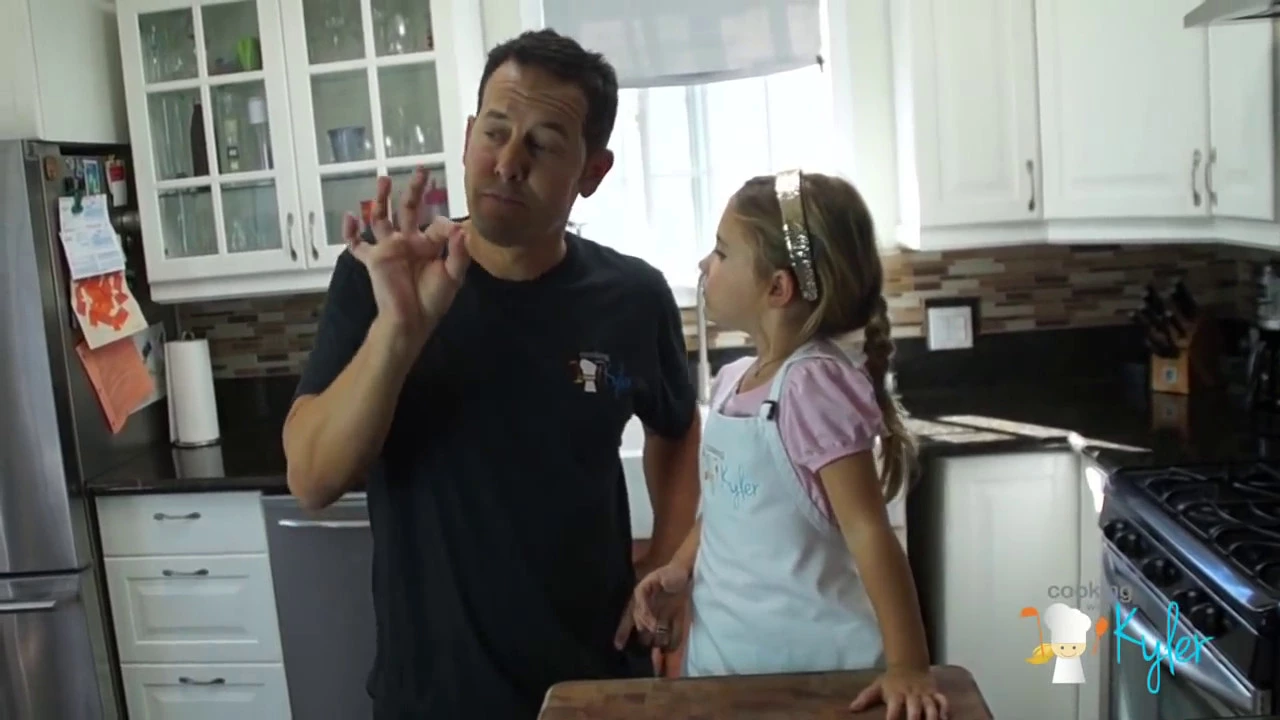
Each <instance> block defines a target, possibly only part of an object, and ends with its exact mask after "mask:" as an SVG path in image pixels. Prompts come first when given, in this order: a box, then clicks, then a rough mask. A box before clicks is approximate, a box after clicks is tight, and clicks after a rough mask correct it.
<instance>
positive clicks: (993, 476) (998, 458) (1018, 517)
mask: <svg viewBox="0 0 1280 720" xmlns="http://www.w3.org/2000/svg"><path fill="white" fill-rule="evenodd" d="M1082 484H1083V483H1082V480H1081V469H1080V461H1079V459H1078V456H1077V455H1076V454H1075V453H1074V452H1073V451H1071V450H1062V451H1045V452H1022V453H1009V454H998V455H979V456H959V457H944V458H934V459H931V460H930V461H928V463H927V466H926V471H925V476H924V479H923V481H922V482H921V483H920V484H919V486H918V487H917V488H916V490H915V491H914V492H913V493H912V495H911V501H910V506H909V508H908V520H907V522H908V524H909V528H910V536H911V544H912V545H911V562H912V569H913V571H914V574H915V577H916V583H917V587H918V588H919V590H920V594H921V604H922V609H923V612H924V615H925V622H926V626H927V627H928V629H929V633H930V642H931V649H932V651H933V662H935V663H937V664H957V665H962V666H964V667H968V668H971V669H972V670H973V673H974V675H975V677H976V678H977V681H978V684H979V686H980V687H982V689H983V694H984V695H985V697H986V699H987V702H988V704H989V705H990V707H991V710H992V712H993V714H994V716H995V717H1011V718H1023V717H1026V718H1030V717H1035V718H1043V719H1044V720H1086V719H1087V718H1096V714H1095V715H1092V716H1090V715H1087V714H1081V715H1079V716H1078V715H1077V712H1078V710H1079V709H1080V708H1081V707H1083V705H1082V704H1081V700H1080V695H1079V694H1080V692H1081V691H1080V689H1079V686H1062V685H1053V684H1052V683H1051V682H1050V677H1049V676H1050V673H1051V672H1052V669H1051V668H1049V667H1047V666H1034V665H1030V664H1028V663H1027V662H1026V661H1025V659H1026V658H1027V657H1028V656H1029V654H1030V653H1031V651H1032V650H1033V649H1034V648H1035V647H1036V643H1037V642H1038V639H1037V634H1036V628H1035V622H1034V620H1033V619H1031V618H1024V617H1022V616H1021V611H1022V609H1023V608H1024V607H1028V606H1030V607H1035V608H1036V609H1038V610H1040V611H1043V610H1044V608H1045V607H1047V606H1048V605H1049V604H1051V603H1053V602H1055V599H1056V596H1058V595H1061V594H1062V592H1061V590H1062V589H1063V588H1071V589H1074V588H1075V587H1076V586H1078V585H1079V584H1081V582H1080V581H1081V543H1080V538H1081V532H1082V531H1081V528H1082V522H1081V500H1082V498H1083V497H1084V495H1083V493H1082V490H1081V486H1082ZM1094 518H1095V519H1094V525H1095V526H1096V515H1094ZM1089 579H1092V578H1089ZM1086 582H1087V580H1086ZM1081 609H1085V608H1081ZM1088 611H1089V612H1093V611H1098V609H1096V608H1095V609H1091V610H1088ZM1095 661H1096V658H1095ZM1089 677H1090V680H1089V681H1088V682H1093V680H1092V678H1093V677H1096V675H1091V676H1089ZM1086 704H1087V703H1086ZM1095 711H1096V707H1095Z"/></svg>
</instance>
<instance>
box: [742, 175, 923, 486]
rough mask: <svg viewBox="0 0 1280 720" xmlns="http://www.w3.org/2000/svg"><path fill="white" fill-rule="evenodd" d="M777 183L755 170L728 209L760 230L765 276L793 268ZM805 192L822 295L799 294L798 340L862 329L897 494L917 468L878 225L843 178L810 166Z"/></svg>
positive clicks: (884, 475)
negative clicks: (899, 394)
mask: <svg viewBox="0 0 1280 720" xmlns="http://www.w3.org/2000/svg"><path fill="white" fill-rule="evenodd" d="M775 187H776V185H775V178H774V176H772V175H766V176H761V177H755V178H752V179H750V180H748V181H747V182H746V183H745V184H744V185H743V186H742V187H741V188H740V189H739V190H738V192H737V193H735V194H734V196H733V198H732V199H731V200H730V201H729V208H730V211H731V212H732V213H733V214H734V215H735V216H736V217H737V218H738V219H739V220H741V221H743V223H744V224H745V225H746V226H747V227H748V228H750V230H751V231H752V233H751V234H752V235H753V236H754V238H755V241H756V242H755V249H756V252H755V262H756V272H757V274H758V275H759V276H760V277H761V278H762V279H767V278H768V277H770V276H771V275H772V274H773V273H774V272H775V271H777V270H786V271H788V272H792V270H791V256H790V254H789V253H788V250H787V242H786V238H785V237H784V235H783V229H782V209H781V207H780V206H779V204H778V196H777V192H776V189H775ZM800 197H801V200H802V201H803V203H804V220H805V225H806V226H807V229H808V235H809V238H810V243H811V244H812V253H813V264H814V274H815V275H816V276H817V280H818V299H817V300H816V301H815V302H812V303H808V302H807V301H805V300H803V299H800V298H799V296H798V295H797V302H802V303H807V304H808V305H809V306H810V307H809V314H808V316H807V318H806V319H805V321H804V324H803V325H802V326H801V329H800V337H799V342H800V343H804V342H807V341H808V340H810V339H813V338H818V337H821V338H835V337H838V336H840V335H844V334H848V333H852V332H855V331H858V330H862V331H863V338H864V340H863V349H862V351H863V353H864V354H865V355H866V357H867V360H866V368H867V372H868V374H869V375H870V376H871V381H872V385H873V386H874V388H875V394H876V404H878V405H879V406H880V412H881V414H882V415H883V417H884V426H885V432H886V434H885V436H884V437H882V438H881V439H880V445H881V460H882V461H881V467H880V483H881V486H882V488H883V490H884V495H885V499H886V500H892V499H893V498H894V497H896V496H897V495H898V493H899V492H900V491H901V490H902V488H903V486H904V485H905V484H906V483H907V481H908V480H909V479H910V478H911V477H913V476H914V473H915V469H916V461H917V448H916V440H915V438H914V437H913V436H912V435H911V433H910V432H909V431H908V430H907V427H906V411H905V410H903V408H902V405H901V404H900V403H899V402H898V399H897V398H896V397H895V396H894V395H893V394H892V393H891V392H890V391H889V388H888V385H887V381H886V378H887V375H888V372H889V364H890V361H891V360H892V358H893V351H894V347H893V340H892V339H891V338H890V329H891V328H890V325H889V307H888V304H887V303H886V302H885V299H884V293H883V287H884V268H883V266H882V265H881V263H880V251H879V248H878V246H877V244H876V234H875V225H874V222H873V221H872V219H871V213H870V211H868V210H867V206H866V203H865V202H863V200H862V195H861V194H859V193H858V191H857V190H856V189H855V188H854V187H853V185H851V184H849V183H848V182H846V181H844V180H842V179H840V178H837V177H831V176H829V175H820V174H809V173H806V174H804V175H802V176H801V184H800Z"/></svg>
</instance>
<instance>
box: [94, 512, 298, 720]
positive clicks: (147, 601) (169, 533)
mask: <svg viewBox="0 0 1280 720" xmlns="http://www.w3.org/2000/svg"><path fill="white" fill-rule="evenodd" d="M97 504H98V521H99V533H100V535H101V537H102V549H103V564H104V565H105V567H106V575H107V593H108V597H109V598H110V601H111V616H112V623H113V625H114V628H115V636H116V643H117V649H118V651H119V656H120V663H121V676H122V680H123V683H124V695H125V703H126V706H127V707H128V710H129V715H130V716H131V717H134V718H147V719H148V720H167V719H168V718H188V717H193V716H197V715H198V716H201V717H223V716H226V717H232V716H234V717H237V718H252V719H257V718H261V719H262V720H279V719H281V718H289V717H291V711H290V705H289V698H288V691H287V687H286V682H285V673H284V660H283V656H282V653H281V642H280V630H279V621H278V618H277V614H276V600H275V593H274V589H273V584H272V578H271V565H270V562H269V561H268V558H267V538H266V526H265V522H264V519H263V513H262V506H261V499H260V495H259V494H258V493H254V492H227V493H189V494H166V495H133V496H112V497H103V498H99V499H98V501H97Z"/></svg>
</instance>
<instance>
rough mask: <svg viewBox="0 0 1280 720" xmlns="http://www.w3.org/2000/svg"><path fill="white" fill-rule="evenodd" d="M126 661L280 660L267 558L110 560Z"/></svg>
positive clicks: (122, 657)
mask: <svg viewBox="0 0 1280 720" xmlns="http://www.w3.org/2000/svg"><path fill="white" fill-rule="evenodd" d="M106 566H107V584H108V585H109V586H110V589H111V607H112V609H113V612H114V614H115V617H116V623H115V625H116V643H117V645H118V647H119V649H120V661H121V662H125V663H132V662H138V663H164V662H273V661H274V662H279V661H280V658H281V654H280V634H279V629H278V627H277V625H278V623H277V621H276V607H275V601H274V593H273V591H272V587H271V564H270V563H269V562H268V560H267V556H266V555H265V554H264V555H206V556H199V555H177V556H172V557H138V558H107V560H106Z"/></svg>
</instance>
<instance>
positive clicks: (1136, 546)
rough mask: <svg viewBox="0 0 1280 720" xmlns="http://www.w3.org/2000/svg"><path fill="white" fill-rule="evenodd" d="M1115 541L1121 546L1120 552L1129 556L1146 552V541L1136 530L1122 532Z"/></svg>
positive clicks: (1118, 546)
mask: <svg viewBox="0 0 1280 720" xmlns="http://www.w3.org/2000/svg"><path fill="white" fill-rule="evenodd" d="M1113 542H1115V544H1116V547H1117V548H1120V552H1122V553H1124V554H1125V555H1127V556H1129V557H1132V556H1134V555H1141V554H1143V553H1144V552H1146V543H1145V542H1144V541H1143V540H1142V536H1141V535H1139V534H1138V533H1136V532H1132V531H1130V532H1124V533H1120V534H1119V535H1117V536H1116V537H1115V539H1114V540H1113Z"/></svg>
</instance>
